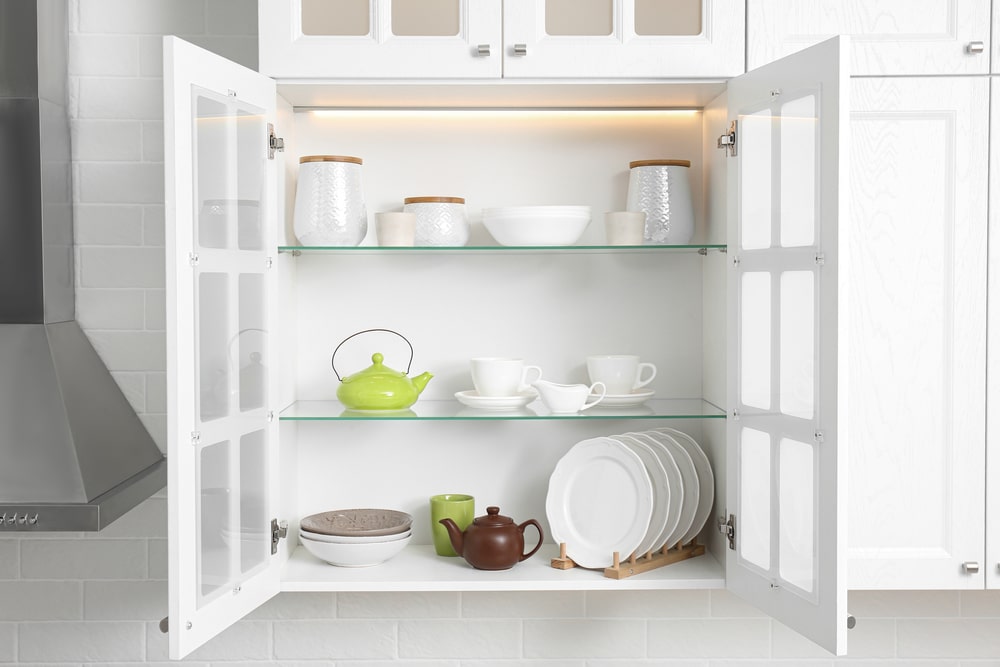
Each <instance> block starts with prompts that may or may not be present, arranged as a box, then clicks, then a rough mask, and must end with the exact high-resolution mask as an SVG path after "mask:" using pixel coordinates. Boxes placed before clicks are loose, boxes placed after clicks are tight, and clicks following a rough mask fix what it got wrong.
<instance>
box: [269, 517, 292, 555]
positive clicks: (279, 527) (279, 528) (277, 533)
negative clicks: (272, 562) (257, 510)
mask: <svg viewBox="0 0 1000 667" xmlns="http://www.w3.org/2000/svg"><path fill="white" fill-rule="evenodd" d="M283 537H288V522H287V521H282V522H280V523H279V522H278V520H277V519H271V555H272V556H273V555H274V554H276V553H278V540H280V539H282V538H283Z"/></svg>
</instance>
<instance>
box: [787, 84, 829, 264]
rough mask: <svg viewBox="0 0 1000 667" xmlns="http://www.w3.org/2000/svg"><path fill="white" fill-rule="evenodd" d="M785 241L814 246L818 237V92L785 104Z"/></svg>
mask: <svg viewBox="0 0 1000 667" xmlns="http://www.w3.org/2000/svg"><path fill="white" fill-rule="evenodd" d="M779 122H780V126H781V165H782V167H781V245H782V246H784V247H786V248H789V247H799V246H810V245H813V242H814V240H815V238H816V220H817V216H818V215H819V214H818V208H819V198H818V196H817V194H816V184H817V181H818V179H819V159H818V158H819V152H818V150H817V147H818V143H819V119H818V118H817V117H816V96H815V95H806V96H805V97H799V98H797V99H794V100H790V101H788V102H785V103H784V104H782V105H781V112H780V121H779Z"/></svg>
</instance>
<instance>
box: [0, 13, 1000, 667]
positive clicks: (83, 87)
mask: <svg viewBox="0 0 1000 667" xmlns="http://www.w3.org/2000/svg"><path fill="white" fill-rule="evenodd" d="M69 1H70V5H71V21H70V25H71V32H72V34H71V45H70V54H71V62H70V72H71V80H70V88H71V91H73V93H72V100H71V107H70V108H71V113H72V114H73V116H74V117H73V119H72V122H73V135H74V137H73V139H74V150H75V156H76V160H77V163H76V168H75V170H74V173H75V176H76V180H75V197H74V200H75V202H76V204H75V223H76V242H77V244H78V246H79V250H78V257H79V266H78V280H79V281H80V282H79V284H78V288H79V289H80V292H81V296H80V297H79V298H78V301H77V306H78V310H79V311H80V318H81V321H83V322H84V324H85V328H86V329H87V331H88V334H89V335H90V336H91V337H92V338H94V339H95V341H96V344H97V346H98V349H99V350H100V352H101V354H102V356H103V357H104V358H105V360H106V362H107V363H109V365H110V366H111V367H112V370H113V371H115V377H116V378H117V379H118V380H119V381H120V382H121V383H122V384H124V385H126V387H130V386H131V387H133V391H132V393H133V394H135V396H134V397H133V398H134V400H133V404H134V405H136V407H137V409H139V410H140V412H142V414H141V418H142V419H143V422H144V423H145V424H147V427H148V428H149V429H150V430H151V432H153V434H154V438H156V439H157V442H158V443H159V444H160V445H161V447H162V446H163V443H164V442H165V433H166V425H165V417H164V414H163V413H164V411H165V401H166V394H165V391H166V388H165V376H164V373H163V369H164V361H165V336H164V334H163V329H164V328H165V326H166V323H165V320H164V312H165V305H164V300H163V299H164V291H163V281H164V260H163V245H164V216H163V168H162V159H163V151H162V136H163V124H162V80H161V78H160V77H161V71H162V35H163V34H171V33H176V34H180V35H182V36H185V37H186V38H189V39H192V40H193V41H195V42H196V43H198V44H200V45H203V46H206V47H208V48H211V49H215V50H217V51H219V52H221V53H222V54H223V55H226V56H227V57H230V58H236V59H238V61H239V62H241V63H242V64H244V65H248V66H251V67H253V66H255V65H256V61H257V53H256V29H257V18H256V2H254V0H142V1H141V2H140V1H136V0H69ZM141 378H145V383H142V382H140V381H139V380H140V379H141ZM139 387H143V389H142V390H140V389H139ZM140 391H142V397H141V399H142V400H140V396H139V395H138V393H139V392H140ZM143 410H144V411H143ZM165 497H166V496H165V494H162V493H161V494H157V496H156V497H155V498H154V499H152V500H150V501H147V502H146V503H144V504H143V505H141V506H140V507H139V508H137V509H136V510H134V511H133V512H131V513H129V514H128V515H126V516H125V517H123V518H122V519H121V520H119V521H118V522H116V523H114V524H112V526H111V527H109V528H108V529H107V530H106V531H104V532H102V533H100V534H97V535H94V534H88V535H83V534H40V535H35V536H30V535H17V536H0V663H15V664H17V665H18V667H27V666H28V665H32V666H33V667H34V666H37V667H42V666H43V665H46V664H50V663H51V664H54V665H55V664H58V665H59V667H69V666H70V665H73V666H76V667H112V666H114V667H140V666H144V667H159V666H163V667H165V666H166V665H167V664H176V663H168V662H167V639H166V636H165V635H163V634H162V633H160V631H159V630H158V627H157V621H158V619H159V618H160V617H162V616H164V615H166V606H167V601H166V582H165V579H166V578H167V553H166V539H165V535H166V518H165V502H166V500H165ZM850 607H851V611H852V613H854V614H855V615H856V616H857V617H858V621H859V623H858V627H857V628H855V630H853V631H852V632H851V633H850V634H849V637H848V641H849V656H848V657H847V658H844V659H839V660H835V659H833V658H832V657H830V656H827V655H826V654H824V653H822V652H821V651H819V649H817V648H816V647H813V646H812V645H811V644H809V643H808V642H806V641H805V640H802V639H801V638H799V637H797V636H796V635H794V633H792V632H791V631H789V630H787V628H784V627H783V626H781V625H780V624H778V623H776V622H772V621H771V620H770V619H769V618H767V617H766V616H764V615H762V614H761V613H760V612H758V611H757V610H755V609H754V608H753V607H751V606H749V605H747V604H746V603H744V602H742V601H741V600H740V599H739V598H736V597H735V596H733V595H732V594H730V593H727V592H726V591H674V592H613V591H612V592H591V593H580V592H551V593H538V592H533V593H524V592H504V593H407V594H398V595H397V594H391V593H379V594H363V593H341V594H333V593H287V594H280V595H278V596H277V597H276V598H275V599H274V600H272V601H271V602H269V603H267V604H265V605H263V606H262V607H261V608H260V609H258V610H257V611H255V612H254V613H252V614H251V616H250V617H249V618H248V619H246V620H243V621H240V622H238V623H237V624H236V625H235V626H233V627H232V628H231V629H229V630H227V631H225V632H223V633H222V634H221V635H220V636H218V637H217V638H216V639H214V640H212V641H211V642H209V643H208V645H206V646H205V647H204V648H202V649H200V650H199V651H197V652H196V653H195V655H193V656H191V657H190V658H189V659H188V660H187V661H186V664H189V665H193V666H194V667H210V666H211V667H215V666H216V665H218V666H219V667H249V666H250V665H268V666H269V667H388V666H389V665H399V666H401V667H409V666H412V667H417V666H419V667H431V666H433V667H514V666H515V665H529V666H531V667H626V666H627V667H642V666H653V665H655V666H657V667H728V666H730V665H736V666H737V667H752V666H760V667H763V666H764V665H768V666H770V665H776V666H777V667H833V666H834V665H839V664H844V665H852V666H855V667H917V666H918V665H919V666H920V667H987V666H994V667H1000V592H963V593H957V592H949V591H945V592H913V591H908V592H865V593H853V594H852V595H851V598H850ZM81 619H83V620H81Z"/></svg>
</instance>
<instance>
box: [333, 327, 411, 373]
mask: <svg viewBox="0 0 1000 667" xmlns="http://www.w3.org/2000/svg"><path fill="white" fill-rule="evenodd" d="M372 331H386V332H388V333H392V334H396V335H397V336H399V337H400V338H402V339H403V340H404V341H406V345H407V346H408V347H409V348H410V361H409V362H407V364H406V370H405V371H403V375H409V374H410V366H411V365H412V364H413V345H412V344H411V343H410V341H409V340H407V338H406V336H404V335H403V334H401V333H399V332H398V331H393V330H392V329H365V330H364V331H359V332H357V333H353V334H351V335H350V336H348V337H347V338H345V339H344V340H342V341H340V344H339V345H337V347H336V348H334V350H333V356H332V357H330V366H331V367H332V368H333V373H334V375H336V376H337V379H338V380H340V381H343V379H344V378H342V377H340V373H338V372H337V364H336V360H337V350H339V349H340V347H341V346H342V345H343V344H344V343H346V342H347V341H349V340H351V339H352V338H354V337H355V336H360V335H361V334H364V333H371V332H372Z"/></svg>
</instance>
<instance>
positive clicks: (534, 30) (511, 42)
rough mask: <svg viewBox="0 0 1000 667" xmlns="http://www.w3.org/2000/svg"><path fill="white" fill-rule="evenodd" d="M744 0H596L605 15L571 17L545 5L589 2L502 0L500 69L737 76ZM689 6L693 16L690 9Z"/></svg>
mask: <svg viewBox="0 0 1000 667" xmlns="http://www.w3.org/2000/svg"><path fill="white" fill-rule="evenodd" d="M743 3H744V0H700V2H693V3H692V2H690V1H688V2H684V1H678V0H674V1H673V2H670V3H663V4H661V5H659V6H660V7H666V9H665V10H655V8H656V7H657V5H656V4H655V3H651V2H648V1H646V2H642V1H641V0H602V2H600V3H597V4H599V5H601V6H602V7H603V9H604V13H605V14H606V18H605V19H604V20H603V21H601V20H597V19H595V20H594V21H589V22H587V23H586V24H584V25H577V23H579V22H568V21H563V20H558V17H556V16H553V14H552V13H549V12H555V10H556V9H557V8H558V9H561V10H562V11H575V12H577V14H579V13H581V12H582V8H583V7H584V6H592V5H594V4H595V2H593V1H588V2H586V3H582V4H581V3H578V2H572V3H567V2H555V1H554V0H504V19H503V20H504V29H503V33H504V77H505V78H526V77H589V78H599V77H631V78H641V77H668V78H671V77H672V78H683V77H731V76H736V75H738V74H741V73H742V72H743V71H744V56H743V44H744V16H745V10H744V4H743ZM699 5H700V7H699ZM692 7H693V8H694V12H695V14H697V13H698V12H699V10H700V16H696V17H692V16H689V14H690V13H691V11H692ZM547 10H548V11H547ZM592 13H594V14H598V10H596V9H595V10H594V11H593V12H592ZM671 13H673V15H674V16H673V17H672V16H671ZM601 16H602V17H603V15H601ZM661 16H663V17H664V18H662V20H661V19H660V17H661ZM672 18H676V22H674V20H672ZM671 26H677V28H676V32H677V33H678V34H669V33H670V32H671V31H672V27H671ZM654 33H661V34H654Z"/></svg>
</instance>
